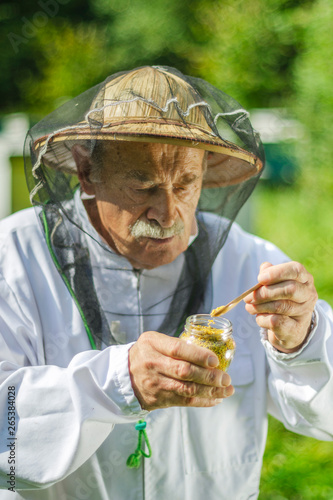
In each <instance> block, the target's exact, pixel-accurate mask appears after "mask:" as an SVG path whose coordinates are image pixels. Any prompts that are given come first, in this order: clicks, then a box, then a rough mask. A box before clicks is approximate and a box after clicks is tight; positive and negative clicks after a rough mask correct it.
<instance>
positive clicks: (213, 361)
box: [147, 332, 219, 368]
mask: <svg viewBox="0 0 333 500" xmlns="http://www.w3.org/2000/svg"><path fill="white" fill-rule="evenodd" d="M147 333H149V332H147ZM151 333H153V340H154V346H155V348H156V349H157V350H158V351H159V352H160V353H161V354H163V355H164V356H168V357H170V358H173V359H179V360H185V361H188V362H189V363H193V364H194V365H197V366H202V367H204V368H207V367H210V368H215V367H216V366H218V364H219V359H218V357H217V356H216V354H214V353H213V352H212V351H210V350H209V349H206V348H204V347H200V348H198V346H196V345H194V344H187V343H186V342H183V341H180V340H179V339H178V338H174V337H168V336H165V335H163V334H158V335H157V336H156V333H157V332H151Z"/></svg>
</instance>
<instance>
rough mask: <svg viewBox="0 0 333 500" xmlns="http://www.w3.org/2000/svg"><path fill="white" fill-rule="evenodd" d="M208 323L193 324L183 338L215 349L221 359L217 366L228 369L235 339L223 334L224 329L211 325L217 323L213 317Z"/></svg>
mask: <svg viewBox="0 0 333 500" xmlns="http://www.w3.org/2000/svg"><path fill="white" fill-rule="evenodd" d="M207 323H208V325H209V326H205V325H198V324H197V325H193V324H192V325H191V326H190V329H189V330H186V329H185V331H184V332H183V333H182V335H181V338H182V339H184V340H185V341H188V342H190V343H193V344H196V345H199V346H201V347H206V348H207V349H210V350H211V351H213V352H214V353H215V354H216V356H217V357H218V359H219V365H218V366H217V368H219V369H220V370H223V371H227V370H228V368H229V365H230V363H231V361H232V359H233V356H234V351H235V347H236V344H235V341H234V340H233V338H232V337H231V338H230V337H229V338H227V336H223V334H224V330H223V329H218V328H213V327H212V326H211V325H212V324H214V323H215V322H214V320H213V319H211V320H209V321H208V322H207Z"/></svg>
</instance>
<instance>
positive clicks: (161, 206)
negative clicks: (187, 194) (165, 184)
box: [146, 189, 178, 228]
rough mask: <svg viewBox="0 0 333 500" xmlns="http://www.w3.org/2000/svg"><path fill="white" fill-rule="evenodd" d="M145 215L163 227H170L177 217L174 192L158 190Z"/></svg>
mask: <svg viewBox="0 0 333 500" xmlns="http://www.w3.org/2000/svg"><path fill="white" fill-rule="evenodd" d="M146 215H147V219H149V220H156V221H157V222H158V223H159V224H160V226H161V227H163V228H168V227H172V226H173V224H174V223H175V222H176V219H177V217H178V215H177V205H176V200H175V194H174V193H173V192H172V191H171V190H162V189H161V190H159V192H158V193H156V194H155V196H154V197H153V199H152V202H151V205H150V207H149V209H148V211H147V214H146Z"/></svg>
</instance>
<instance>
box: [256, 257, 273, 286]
mask: <svg viewBox="0 0 333 500" xmlns="http://www.w3.org/2000/svg"><path fill="white" fill-rule="evenodd" d="M272 266H273V264H271V263H270V262H263V263H262V264H260V270H259V274H258V278H257V279H258V281H259V283H260V275H261V273H262V272H263V271H264V270H265V269H268V268H269V267H272Z"/></svg>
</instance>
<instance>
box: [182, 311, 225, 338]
mask: <svg viewBox="0 0 333 500" xmlns="http://www.w3.org/2000/svg"><path fill="white" fill-rule="evenodd" d="M208 321H209V322H210V324H211V325H212V328H217V329H223V330H224V332H223V333H224V334H228V333H230V332H231V331H232V323H231V321H229V320H228V319H227V318H224V317H214V316H211V315H210V314H193V315H192V316H188V317H187V318H186V323H185V328H186V327H191V325H202V324H203V323H204V322H208ZM206 326H208V325H206Z"/></svg>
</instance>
